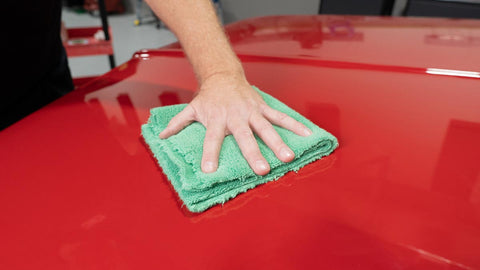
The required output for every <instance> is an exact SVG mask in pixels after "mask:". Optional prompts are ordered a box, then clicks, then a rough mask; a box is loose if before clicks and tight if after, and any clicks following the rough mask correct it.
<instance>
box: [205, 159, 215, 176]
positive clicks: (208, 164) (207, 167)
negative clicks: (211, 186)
mask: <svg viewBox="0 0 480 270" xmlns="http://www.w3.org/2000/svg"><path fill="white" fill-rule="evenodd" d="M215 169H216V168H215V164H213V162H211V161H207V162H205V163H204V164H203V171H204V172H206V173H211V172H214V171H215Z"/></svg>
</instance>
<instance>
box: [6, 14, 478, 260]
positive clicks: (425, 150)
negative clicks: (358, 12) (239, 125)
mask: <svg viewBox="0 0 480 270" xmlns="http://www.w3.org/2000/svg"><path fill="white" fill-rule="evenodd" d="M338 25H340V26H338ZM347 26H348V27H347ZM332 27H333V30H332ZM335 27H337V28H335ZM342 27H343V28H342ZM227 29H228V32H229V34H230V36H231V39H232V43H233V45H234V48H235V50H237V52H238V53H239V55H240V57H241V59H242V62H243V63H244V66H245V70H246V72H247V75H248V78H249V80H250V82H251V83H252V84H255V85H257V86H259V87H260V88H261V89H264V90H265V91H267V92H269V93H271V94H273V95H274V96H276V97H277V98H279V99H280V100H282V101H284V102H286V103H287V104H288V105H290V106H291V107H293V108H295V109H296V110H298V111H299V112H300V113H302V114H304V115H305V116H306V117H308V118H310V119H311V120H312V121H314V122H315V123H317V124H318V125H320V126H322V127H324V128H325V129H327V130H329V131H331V132H332V133H333V134H334V135H336V136H337V137H338V139H339V141H340V148H338V149H337V150H336V151H335V152H334V153H333V154H332V155H330V156H329V157H327V158H324V159H322V160H320V161H317V162H314V163H312V164H310V165H308V166H306V167H305V168H303V169H302V170H300V171H299V172H298V173H297V174H296V173H289V174H287V175H286V176H285V177H283V178H281V179H280V180H278V181H276V182H272V183H267V184H265V185H262V186H259V187H258V188H255V189H253V190H251V191H249V192H247V193H245V194H242V195H239V196H238V197H237V198H235V199H233V200H231V201H229V202H227V203H225V204H224V205H223V206H220V205H219V206H215V207H213V208H211V209H209V210H207V211H206V212H204V213H201V214H193V213H189V212H188V211H186V210H185V208H184V207H182V205H181V202H180V201H179V200H178V198H177V197H176V195H175V193H174V191H173V190H172V188H171V187H170V185H169V183H168V180H167V179H166V178H165V176H164V175H163V174H162V171H161V169H160V168H159V167H158V166H157V165H156V162H155V161H154V159H153V158H152V157H151V155H150V154H149V152H148V150H147V149H146V147H145V145H144V144H143V142H142V139H141V137H140V125H141V124H142V123H143V122H145V121H146V119H147V117H148V114H149V109H150V108H151V107H156V106H162V105H170V104H176V103H182V102H188V101H189V100H190V99H191V98H192V95H193V92H194V89H195V88H196V83H195V78H194V76H193V73H192V71H191V67H190V66H189V63H188V61H187V60H186V59H185V58H184V57H183V55H182V53H181V52H180V51H179V50H178V49H175V47H176V46H177V45H175V44H174V45H172V46H169V48H168V49H159V50H146V51H141V52H138V53H137V54H136V55H135V56H134V57H133V58H132V59H131V60H130V61H128V62H127V63H125V64H123V65H121V66H119V67H117V68H116V69H114V70H113V71H111V72H109V73H107V74H105V75H104V76H101V77H99V78H98V79H95V80H94V81H92V82H90V83H88V84H87V85H85V86H84V87H82V88H80V89H78V90H76V91H75V92H73V93H71V94H69V95H67V96H65V97H64V98H61V99H60V100H58V101H56V102H54V103H52V104H51V105H49V106H47V107H45V108H44V109H42V110H40V111H38V112H36V113H34V114H32V115H31V116H29V117H27V118H25V119H23V120H22V121H20V122H18V123H17V124H15V125H13V126H12V127H10V128H7V129H6V130H4V131H3V132H0V149H1V152H0V164H1V165H0V166H1V170H0V239H1V245H0V268H1V269H480V140H479V138H480V106H479V104H480V79H479V78H478V77H476V76H477V75H478V74H479V73H478V72H480V64H479V63H480V54H479V53H478V52H479V51H480V50H479V49H480V43H479V42H478V40H479V37H480V21H472V20H470V21H469V20H450V19H449V20H447V19H445V20H444V19H407V18H388V19H387V18H378V17H342V16H287V17H266V18H258V19H252V20H248V21H244V22H241V23H237V24H233V25H230V26H229V27H228V28H227ZM432 36H437V37H438V36H442V38H434V37H432ZM438 69H440V72H437V73H435V72H432V70H433V71H435V70H437V71H438ZM448 70H449V71H448ZM452 70H456V71H452ZM462 71H469V72H462Z"/></svg>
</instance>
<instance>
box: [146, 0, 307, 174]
mask: <svg viewBox="0 0 480 270" xmlns="http://www.w3.org/2000/svg"><path fill="white" fill-rule="evenodd" d="M148 3H149V5H150V6H151V7H152V9H153V11H154V12H155V13H156V14H157V16H159V17H160V18H161V19H162V21H164V22H165V23H166V24H167V25H168V26H169V28H170V29H171V30H172V31H173V32H174V33H175V35H176V36H177V38H178V40H179V41H180V43H181V44H182V47H183V49H184V51H185V53H186V54H187V56H188V59H189V60H190V63H191V64H192V66H193V69H194V71H195V74H196V76H197V79H198V81H199V85H200V91H199V92H198V94H197V95H196V97H195V98H194V99H193V100H192V102H191V103H190V104H189V105H188V106H187V107H186V108H185V109H184V110H183V111H182V112H181V113H179V114H178V115H177V116H175V117H174V118H173V119H172V120H171V121H170V123H169V124H168V126H167V128H166V129H165V130H164V131H163V132H162V133H161V134H160V137H161V138H168V137H169V136H171V135H173V134H176V133H177V132H179V131H180V130H182V129H183V128H184V127H185V126H186V125H188V124H190V123H191V122H193V121H198V122H200V123H202V124H203V125H204V126H205V127H206V129H207V131H206V135H205V141H204V145H203V156H202V170H203V171H204V172H207V173H208V172H213V171H215V170H216V169H217V167H218V156H219V153H220V149H221V145H222V142H223V139H224V137H225V135H228V134H232V135H233V136H234V137H235V140H236V141H237V143H238V145H239V147H240V150H241V151H242V154H243V156H244V157H245V159H246V160H247V162H248V164H249V165H250V167H251V168H252V169H253V171H254V172H255V173H257V174H260V175H264V174H267V173H268V172H269V170H270V167H269V164H268V163H267V161H266V160H265V158H264V157H263V156H262V154H261V153H260V150H259V148H258V145H257V142H256V140H255V137H254V135H253V133H256V134H257V135H258V136H259V137H260V138H262V140H263V141H264V142H265V143H266V144H267V145H268V146H269V147H270V149H272V151H273V152H274V153H275V155H276V156H277V157H278V158H279V159H280V160H282V161H284V162H289V161H291V160H293V158H294V154H293V152H292V150H291V149H290V148H289V147H288V146H287V145H286V144H285V143H284V142H283V141H282V139H281V138H280V136H279V135H278V133H277V132H276V131H275V129H273V126H272V124H275V125H279V126H282V127H284V128H287V129H289V130H291V131H293V132H295V133H297V134H298V135H301V136H308V135H310V134H311V131H310V130H309V129H307V128H306V127H305V126H304V125H302V124H301V123H299V122H297V121H295V120H294V119H293V118H291V117H289V116H286V115H285V114H283V113H280V112H278V111H276V110H274V109H272V108H270V107H269V106H267V105H266V104H265V102H264V101H263V99H262V98H261V97H260V95H259V94H258V93H257V92H256V91H255V90H253V89H252V88H251V86H250V84H249V83H248V81H247V79H246V78H245V75H244V72H243V68H242V65H241V63H240V61H239V60H238V58H237V56H236V55H235V53H234V52H233V50H232V49H231V47H230V43H229V41H228V39H227V37H226V36H225V33H224V32H223V28H222V26H221V25H220V24H219V22H218V19H217V16H216V14H215V10H214V8H213V6H212V3H211V0H148Z"/></svg>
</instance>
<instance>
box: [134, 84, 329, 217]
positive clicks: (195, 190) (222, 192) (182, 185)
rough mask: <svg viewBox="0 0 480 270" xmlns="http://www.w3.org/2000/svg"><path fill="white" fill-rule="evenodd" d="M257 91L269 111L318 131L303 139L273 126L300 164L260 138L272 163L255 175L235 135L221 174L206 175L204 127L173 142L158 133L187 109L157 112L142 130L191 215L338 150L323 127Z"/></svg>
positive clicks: (227, 142)
mask: <svg viewBox="0 0 480 270" xmlns="http://www.w3.org/2000/svg"><path fill="white" fill-rule="evenodd" d="M254 89H255V90H257V91H258V92H259V93H260V95H261V96H262V97H263V99H264V100H265V102H266V103H267V104H268V105H269V106H270V107H272V108H274V109H276V110H278V111H281V112H284V113H286V114H288V115H289V116H291V117H292V118H294V119H296V120H297V121H299V122H301V123H303V124H304V125H305V126H307V127H308V128H310V129H311V130H312V132H313V134H312V135H310V136H308V137H302V136H299V135H296V134H295V133H293V132H291V131H289V130H286V129H284V128H281V127H278V126H274V128H275V130H276V131H277V132H278V134H279V135H280V136H281V137H282V139H283V141H284V142H285V143H286V144H287V145H288V146H289V147H290V148H291V149H292V150H293V152H294V153H295V159H294V160H293V161H291V162H289V163H284V162H282V161H280V160H279V159H277V157H276V156H275V154H274V153H273V152H272V151H271V150H270V148H268V146H267V145H266V144H265V143H264V142H263V141H262V140H261V139H260V138H258V137H256V139H257V142H258V145H259V147H260V151H261V152H262V154H263V156H264V157H265V159H266V160H267V161H268V163H269V164H270V172H269V173H268V174H267V175H264V176H259V175H256V174H255V173H254V172H253V170H252V169H251V168H250V166H249V165H248V163H247V161H246V160H245V158H244V157H243V156H242V153H241V152H240V148H239V147H238V145H237V143H236V141H235V138H234V137H233V136H232V135H229V136H226V137H225V140H224V142H223V145H222V149H221V152H220V157H219V164H218V168H217V171H216V172H213V173H203V172H202V170H201V167H200V164H201V161H202V151H203V140H204V137H205V127H204V126H203V125H202V124H201V123H199V122H194V123H192V124H190V125H189V126H187V127H185V128H184V129H183V130H182V131H180V132H179V133H178V134H176V135H173V136H171V137H169V138H168V139H160V138H159V134H160V132H161V131H162V130H163V129H165V127H166V126H167V124H168V122H169V121H170V119H172V118H173V117H174V116H175V115H177V114H178V113H179V112H180V111H182V110H183V109H184V108H185V106H187V104H179V105H172V106H165V107H158V108H153V109H151V111H150V113H151V115H150V118H149V120H148V122H147V123H146V124H144V125H143V126H142V136H143V138H144V139H145V141H146V143H147V144H148V145H149V147H150V150H151V152H152V153H153V155H154V156H155V158H156V159H157V161H158V164H159V165H160V167H162V169H163V172H164V173H165V174H166V175H167V177H168V179H169V180H170V182H171V183H172V186H173V187H174V188H175V190H176V191H177V193H178V195H179V197H180V198H181V199H182V201H183V202H184V204H185V205H186V206H187V208H188V209H189V210H190V211H192V212H202V211H204V210H206V209H208V208H210V207H211V206H213V205H215V204H219V203H224V202H226V201H227V200H229V199H231V198H234V197H235V196H236V195H237V194H239V193H242V192H245V191H247V190H248V189H251V188H254V187H255V186H257V185H259V184H263V183H265V182H268V181H271V180H276V179H278V178H280V177H281V176H283V175H284V174H286V173H287V172H289V171H298V170H299V169H300V168H301V167H303V166H305V165H307V164H308V163H311V162H313V161H315V160H318V159H320V158H322V157H323V156H326V155H329V154H330V153H331V152H332V151H333V150H334V149H335V148H337V146H338V141H337V139H336V138H335V137H334V136H333V135H332V134H330V133H328V132H327V131H325V130H323V129H321V128H319V127H318V126H317V125H315V124H313V123H312V122H311V121H309V120H308V119H306V118H305V117H303V116H302V115H300V114H299V113H297V112H295V111H294V110H292V109H291V108H289V107H288V106H287V105H285V104H283V103H282V102H280V101H278V100H277V99H275V98H274V97H272V96H270V95H268V94H266V93H264V92H262V91H260V90H258V88H256V87H254Z"/></svg>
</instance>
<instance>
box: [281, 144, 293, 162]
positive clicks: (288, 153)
mask: <svg viewBox="0 0 480 270" xmlns="http://www.w3.org/2000/svg"><path fill="white" fill-rule="evenodd" d="M280 155H281V156H282V157H283V158H285V159H291V158H292V157H293V156H294V155H295V154H294V153H293V151H292V150H290V148H287V147H285V148H282V150H280Z"/></svg>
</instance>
